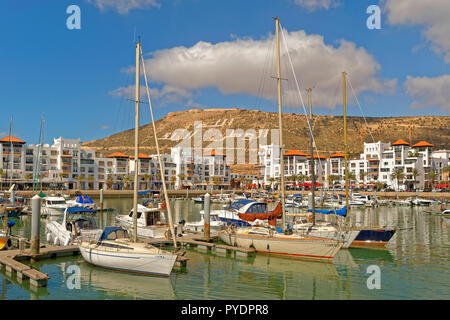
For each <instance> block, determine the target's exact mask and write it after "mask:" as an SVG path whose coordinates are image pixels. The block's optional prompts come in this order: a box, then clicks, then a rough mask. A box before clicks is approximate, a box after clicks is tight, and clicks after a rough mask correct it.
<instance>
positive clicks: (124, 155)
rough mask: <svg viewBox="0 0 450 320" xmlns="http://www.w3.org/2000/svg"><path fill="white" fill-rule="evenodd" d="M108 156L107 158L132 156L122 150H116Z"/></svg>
mask: <svg viewBox="0 0 450 320" xmlns="http://www.w3.org/2000/svg"><path fill="white" fill-rule="evenodd" d="M106 157H107V158H129V157H130V156H127V155H126V154H124V153H122V152H114V153H112V154H110V155H109V156H106Z"/></svg>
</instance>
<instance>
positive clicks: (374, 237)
mask: <svg viewBox="0 0 450 320" xmlns="http://www.w3.org/2000/svg"><path fill="white" fill-rule="evenodd" d="M394 233H395V230H383V231H376V230H361V231H360V232H359V234H358V236H357V237H356V239H355V241H380V242H388V241H389V240H391V238H392V237H393V236H394Z"/></svg>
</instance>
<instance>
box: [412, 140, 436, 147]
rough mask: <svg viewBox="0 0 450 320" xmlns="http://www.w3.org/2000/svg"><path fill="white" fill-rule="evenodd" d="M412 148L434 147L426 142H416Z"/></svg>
mask: <svg viewBox="0 0 450 320" xmlns="http://www.w3.org/2000/svg"><path fill="white" fill-rule="evenodd" d="M414 147H434V145H433V144H431V143H428V142H426V141H420V142H417V143H416V144H415V145H413V148H414Z"/></svg>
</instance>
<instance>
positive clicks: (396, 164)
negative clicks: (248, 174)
mask: <svg viewBox="0 0 450 320" xmlns="http://www.w3.org/2000/svg"><path fill="white" fill-rule="evenodd" d="M433 147H434V146H433V145H432V144H431V143H428V142H426V141H420V142H417V143H415V144H413V145H410V144H409V143H408V142H406V141H404V140H401V139H400V140H397V141H395V142H393V143H392V144H391V143H389V142H388V143H385V142H381V141H378V142H374V143H364V152H363V153H362V154H360V155H359V158H356V159H349V160H348V170H349V173H351V175H350V177H351V179H350V183H351V185H353V186H357V185H374V184H375V183H376V182H381V183H383V184H385V185H386V186H388V187H391V188H394V189H398V190H406V189H415V188H424V187H431V186H432V185H433V179H432V178H431V177H430V176H429V174H430V172H432V171H433V172H436V173H437V176H436V177H435V178H434V182H437V181H441V180H446V178H448V173H445V172H444V171H443V168H444V167H446V166H448V165H449V163H450V151H447V150H440V151H438V152H433ZM279 150H280V149H279V147H278V146H277V145H268V146H261V147H260V149H259V161H260V167H261V175H262V176H263V181H264V184H266V185H268V184H271V180H272V179H271V178H275V179H278V178H279V176H280V160H279ZM310 159H311V156H310V155H308V154H305V153H303V152H300V151H299V150H289V151H288V152H286V153H284V165H285V168H284V169H285V170H284V175H285V177H289V176H292V175H303V176H306V181H307V182H310V178H309V177H311V173H312V170H311V166H310ZM314 159H315V161H314V166H315V174H316V181H317V182H318V183H319V184H321V185H323V186H325V187H331V186H341V187H342V186H344V185H345V155H344V154H343V153H336V154H333V155H331V156H329V157H327V158H326V157H322V156H317V155H314ZM396 171H398V172H401V173H402V174H403V178H402V179H396V178H395V177H394V176H393V173H394V172H396ZM287 184H289V182H288V181H287Z"/></svg>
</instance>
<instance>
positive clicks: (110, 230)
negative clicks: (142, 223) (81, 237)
mask: <svg viewBox="0 0 450 320" xmlns="http://www.w3.org/2000/svg"><path fill="white" fill-rule="evenodd" d="M119 230H123V231H124V232H126V230H125V229H124V228H122V227H105V229H103V233H102V235H101V236H100V239H99V241H102V240H106V239H107V237H108V235H110V234H111V233H113V232H116V231H119Z"/></svg>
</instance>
